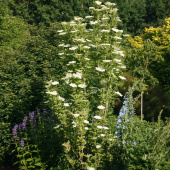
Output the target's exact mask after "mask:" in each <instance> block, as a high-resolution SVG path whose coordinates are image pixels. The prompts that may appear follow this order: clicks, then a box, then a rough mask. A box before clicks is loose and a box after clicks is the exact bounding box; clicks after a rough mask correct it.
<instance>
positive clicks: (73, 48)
mask: <svg viewBox="0 0 170 170" xmlns="http://www.w3.org/2000/svg"><path fill="white" fill-rule="evenodd" d="M77 48H78V46H75V47H71V48H69V50H71V51H74V50H76V49H77Z"/></svg>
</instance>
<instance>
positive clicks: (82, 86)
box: [78, 84, 86, 89]
mask: <svg viewBox="0 0 170 170" xmlns="http://www.w3.org/2000/svg"><path fill="white" fill-rule="evenodd" d="M78 87H80V88H82V89H83V88H85V87H86V85H85V84H79V85H78Z"/></svg>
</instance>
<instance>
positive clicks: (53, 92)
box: [46, 91, 58, 95]
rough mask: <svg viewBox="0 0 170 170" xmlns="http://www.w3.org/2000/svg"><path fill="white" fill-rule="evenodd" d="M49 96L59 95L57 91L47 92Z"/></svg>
mask: <svg viewBox="0 0 170 170" xmlns="http://www.w3.org/2000/svg"><path fill="white" fill-rule="evenodd" d="M46 93H47V94H51V95H57V94H58V93H57V92H56V91H51V92H46Z"/></svg>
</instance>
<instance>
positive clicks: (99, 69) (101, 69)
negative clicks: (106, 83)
mask: <svg viewBox="0 0 170 170" xmlns="http://www.w3.org/2000/svg"><path fill="white" fill-rule="evenodd" d="M96 70H97V71H100V72H104V71H105V69H104V68H102V67H96Z"/></svg>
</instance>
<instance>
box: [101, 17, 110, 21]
mask: <svg viewBox="0 0 170 170" xmlns="http://www.w3.org/2000/svg"><path fill="white" fill-rule="evenodd" d="M107 19H110V18H109V17H104V18H102V20H107Z"/></svg>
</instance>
